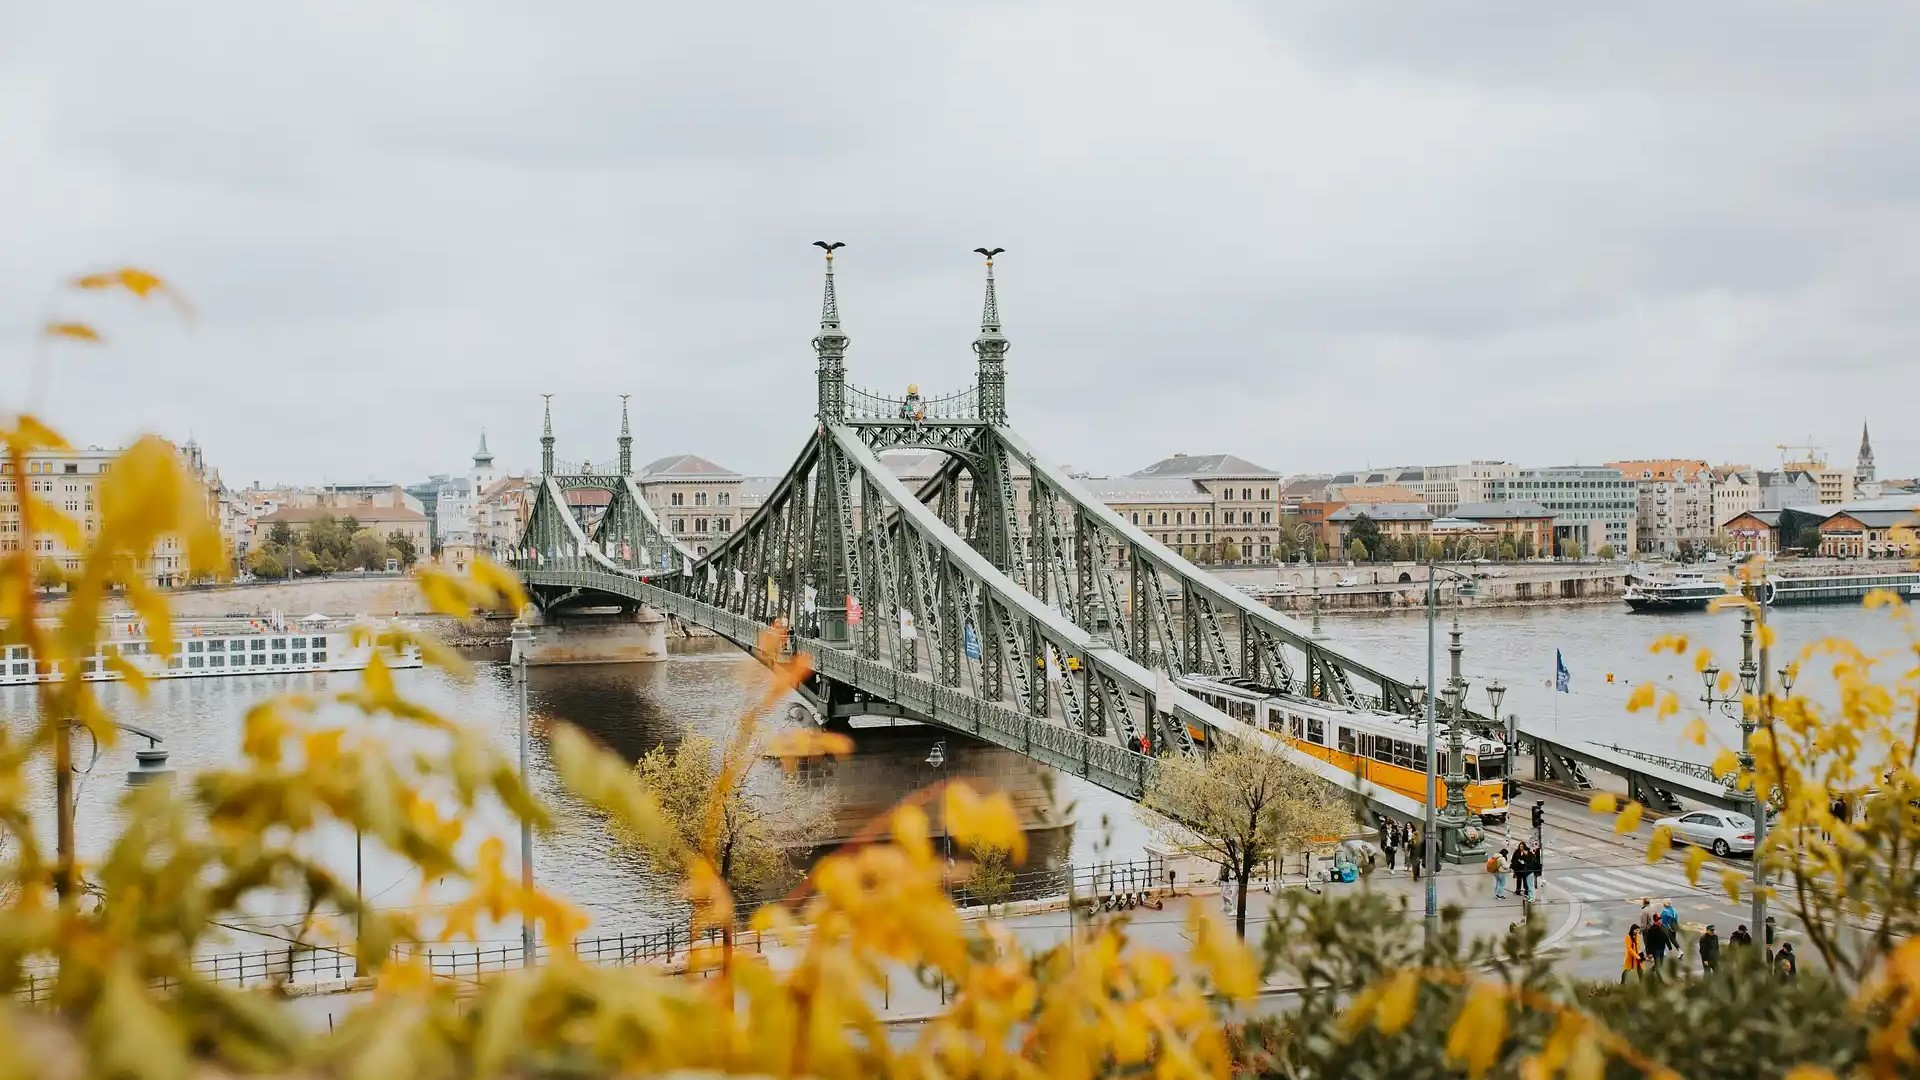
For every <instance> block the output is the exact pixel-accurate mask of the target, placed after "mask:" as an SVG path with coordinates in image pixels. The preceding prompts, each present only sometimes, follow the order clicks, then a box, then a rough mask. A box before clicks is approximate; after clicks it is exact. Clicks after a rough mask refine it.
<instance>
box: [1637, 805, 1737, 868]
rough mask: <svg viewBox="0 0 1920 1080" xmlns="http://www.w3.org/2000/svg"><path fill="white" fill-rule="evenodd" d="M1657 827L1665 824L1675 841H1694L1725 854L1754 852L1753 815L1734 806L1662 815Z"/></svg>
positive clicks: (1725, 855) (1717, 853)
mask: <svg viewBox="0 0 1920 1080" xmlns="http://www.w3.org/2000/svg"><path fill="white" fill-rule="evenodd" d="M1653 824H1654V827H1655V828H1658V827H1660V826H1662V825H1665V826H1666V827H1667V829H1668V830H1669V831H1670V832H1671V833H1672V835H1673V840H1674V843H1676V844H1692V845H1694V846H1695V847H1703V848H1706V849H1708V850H1709V851H1712V852H1713V853H1714V854H1715V855H1718V856H1720V857H1721V858H1723V859H1724V858H1726V857H1727V856H1729V855H1731V854H1733V853H1734V852H1736V851H1737V852H1743V853H1745V854H1748V855H1751V854H1753V819H1752V818H1750V817H1748V816H1747V815H1745V814H1736V813H1734V812H1732V811H1730V810H1696V811H1694V812H1693V813H1691V814H1678V815H1675V816H1674V817H1666V818H1661V819H1660V820H1659V821H1656V822H1654V823H1653Z"/></svg>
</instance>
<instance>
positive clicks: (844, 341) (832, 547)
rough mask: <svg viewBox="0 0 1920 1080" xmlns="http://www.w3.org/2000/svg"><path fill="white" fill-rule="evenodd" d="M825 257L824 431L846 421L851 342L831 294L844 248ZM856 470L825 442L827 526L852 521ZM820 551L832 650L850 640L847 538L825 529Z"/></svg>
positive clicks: (824, 626) (817, 350) (829, 247)
mask: <svg viewBox="0 0 1920 1080" xmlns="http://www.w3.org/2000/svg"><path fill="white" fill-rule="evenodd" d="M814 244H815V246H817V247H819V248H820V249H822V250H823V251H825V252H826V254H827V271H826V283H825V285H823V286H822V288H821V293H820V332H819V333H817V334H815V335H814V336H813V351H814V355H815V356H817V357H818V358H819V362H820V363H819V369H818V375H819V383H820V387H819V410H818V414H817V415H818V419H819V422H820V427H821V429H822V430H825V429H826V428H829V427H832V426H834V425H837V424H840V423H842V422H844V421H845V420H846V418H847V345H848V343H849V342H850V341H851V340H852V339H851V338H849V337H848V336H847V333H846V331H845V330H843V329H841V327H840V298H839V296H838V295H837V294H836V293H835V292H834V288H833V253H834V252H835V251H837V250H838V249H840V248H843V247H845V246H846V245H845V244H842V243H840V242H839V241H834V242H833V243H828V242H826V241H825V240H816V241H814ZM852 474H853V470H851V469H850V468H848V467H847V466H846V464H845V463H844V462H842V461H840V460H839V454H838V451H836V449H835V448H834V445H833V442H832V441H831V440H822V442H821V449H820V468H819V471H818V473H817V474H816V477H817V478H816V480H815V484H814V486H815V491H814V499H815V501H816V502H817V503H818V505H819V506H821V507H822V508H823V510H824V512H825V513H826V514H827V515H829V516H828V517H827V518H826V519H825V520H826V521H829V522H850V521H852V520H853V497H852V492H851V490H850V483H849V477H850V476H852ZM816 541H817V542H818V543H819V545H820V550H819V564H818V566H817V567H816V576H815V580H816V581H817V582H818V585H817V586H816V587H815V590H814V591H815V597H816V599H815V604H816V605H817V607H818V609H819V615H820V637H821V639H822V640H824V641H826V642H828V643H829V644H833V645H844V644H846V642H847V640H848V629H847V596H848V593H849V591H850V590H849V588H848V577H847V571H846V566H847V558H848V552H847V538H846V533H845V532H844V531H843V530H842V529H840V528H838V527H823V528H822V529H821V530H820V532H819V533H818V534H816Z"/></svg>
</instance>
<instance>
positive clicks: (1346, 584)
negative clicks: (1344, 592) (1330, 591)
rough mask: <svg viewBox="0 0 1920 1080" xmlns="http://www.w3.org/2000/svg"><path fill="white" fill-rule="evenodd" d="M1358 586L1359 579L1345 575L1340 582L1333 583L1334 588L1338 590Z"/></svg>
mask: <svg viewBox="0 0 1920 1080" xmlns="http://www.w3.org/2000/svg"><path fill="white" fill-rule="evenodd" d="M1358 584H1360V579H1359V578H1357V577H1352V576H1350V575H1345V574H1343V575H1341V577H1340V580H1338V581H1336V582H1334V583H1333V587H1334V588H1336V589H1351V588H1353V587H1354V586H1355V585H1358Z"/></svg>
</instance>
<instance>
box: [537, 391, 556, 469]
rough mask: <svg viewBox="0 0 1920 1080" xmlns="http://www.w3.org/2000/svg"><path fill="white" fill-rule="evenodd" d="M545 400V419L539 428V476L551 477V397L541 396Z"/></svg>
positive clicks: (550, 395) (548, 395)
mask: <svg viewBox="0 0 1920 1080" xmlns="http://www.w3.org/2000/svg"><path fill="white" fill-rule="evenodd" d="M540 396H541V397H542V398H544V399H545V400H546V419H545V421H544V423H543V424H542V425H541V428H540V475H541V476H552V475H553V395H552V394H541V395H540Z"/></svg>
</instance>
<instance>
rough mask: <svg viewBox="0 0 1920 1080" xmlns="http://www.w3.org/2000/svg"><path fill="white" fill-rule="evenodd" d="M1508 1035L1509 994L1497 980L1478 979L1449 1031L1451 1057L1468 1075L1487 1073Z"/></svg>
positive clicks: (1475, 1075)
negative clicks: (1493, 981) (1462, 1065)
mask: <svg viewBox="0 0 1920 1080" xmlns="http://www.w3.org/2000/svg"><path fill="white" fill-rule="evenodd" d="M1506 1037H1507V998H1506V994H1504V993H1503V992H1502V991H1501V989H1500V988H1499V987H1498V986H1496V985H1494V984H1493V983H1490V982H1477V983H1475V984H1474V985H1473V989H1471V990H1469V991H1468V992H1467V1003H1466V1004H1465V1005H1464V1006H1462V1007H1461V1009H1460V1017H1459V1019H1457V1020H1455V1021H1454V1022H1453V1030H1451V1031H1449V1032H1448V1033H1447V1057H1449V1058H1451V1059H1453V1060H1454V1061H1458V1062H1460V1063H1462V1064H1464V1065H1465V1066H1466V1067H1467V1075H1468V1076H1472V1077H1476V1078H1477V1077H1481V1076H1485V1075H1486V1074H1487V1070H1488V1069H1490V1068H1492V1067H1493V1063H1494V1061H1495V1060H1496V1059H1497V1058H1499V1056H1500V1044H1501V1043H1502V1042H1505V1041H1506Z"/></svg>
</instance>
